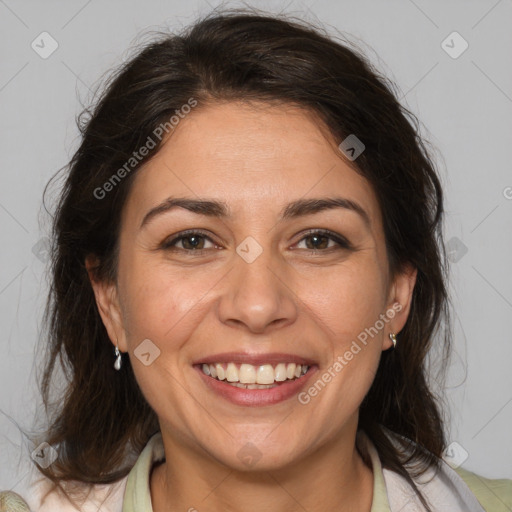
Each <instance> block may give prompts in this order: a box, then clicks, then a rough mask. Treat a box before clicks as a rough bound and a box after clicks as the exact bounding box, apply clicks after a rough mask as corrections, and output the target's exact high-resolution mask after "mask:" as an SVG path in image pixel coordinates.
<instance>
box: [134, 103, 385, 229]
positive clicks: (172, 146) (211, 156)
mask: <svg viewBox="0 0 512 512" xmlns="http://www.w3.org/2000/svg"><path fill="white" fill-rule="evenodd" d="M340 195H341V196H344V197H347V198H348V199H350V200H353V201H355V202H357V203H359V204H360V205H361V206H362V207H363V208H364V209H365V210H366V211H367V213H368V215H369V217H370V219H371V220H372V224H373V223H377V224H379V223H380V214H379V209H378V204H377V199H376V197H375V194H374V191H373V188H372V187H371V185H370V184H369V182H368V181H367V180H366V179H365V178H364V177H362V176H361V175H360V174H358V173H357V172H356V171H355V170H354V169H352V168H351V167H350V165H349V163H347V162H346V161H345V160H344V159H343V158H342V157H341V152H340V150H339V149H338V148H337V146H336V144H335V142H334V141H333V140H332V139H331V138H330V137H329V134H328V132H327V130H326V129H325V128H324V127H323V126H322V125H321V123H320V122H319V120H318V119H317V118H316V117H315V116H314V115H313V114H311V113H310V112H308V111H306V110H304V109H299V108H297V107H293V106H289V105H275V104H265V103H252V104H246V103H239V102H229V103H228V102H225V103H219V104H210V105H207V106H201V107H196V109H195V110H194V111H192V112H191V113H190V114H188V115H187V116H185V117H184V118H183V119H181V120H180V121H179V124H178V125H177V126H176V127H175V128H174V130H173V132H171V134H170V136H169V137H168V138H167V140H166V141H165V143H164V144H163V146H162V147H161V149H160V150H159V152H158V153H157V155H155V157H154V158H153V159H151V160H150V161H149V162H148V163H147V164H146V165H145V166H144V167H143V168H142V169H140V170H139V171H138V172H137V176H136V177H135V180H134V182H133V184H132V189H131V191H130V195H129V198H128V202H127V205H126V209H127V210H128V212H127V215H128V216H129V218H131V219H132V220H134V221H135V220H136V219H135V217H137V216H139V217H140V215H143V212H142V210H145V209H148V208H151V207H152V206H154V205H155V204H158V203H160V202H161V201H164V200H165V199H166V198H167V197H169V196H186V197H191V198H194V197H195V198H198V197H200V198H204V197H208V198H217V199H219V200H221V201H223V202H224V203H226V204H227V205H228V206H229V211H230V212H231V213H232V214H233V215H234V216H237V218H238V219H241V218H243V217H244V215H251V214H254V213H259V214H260V215H262V214H270V213H271V212H272V213H275V214H277V213H278V212H280V211H282V207H283V206H284V205H286V204H287V203H289V202H291V201H293V200H297V199H299V198H308V197H315V198H316V197H332V196H340ZM139 220H140V219H139Z"/></svg>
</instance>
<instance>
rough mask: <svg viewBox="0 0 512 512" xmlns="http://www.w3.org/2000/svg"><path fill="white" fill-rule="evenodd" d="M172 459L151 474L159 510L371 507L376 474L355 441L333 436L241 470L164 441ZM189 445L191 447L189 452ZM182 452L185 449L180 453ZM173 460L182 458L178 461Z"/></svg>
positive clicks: (364, 510) (272, 511)
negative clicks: (299, 453) (286, 457)
mask: <svg viewBox="0 0 512 512" xmlns="http://www.w3.org/2000/svg"><path fill="white" fill-rule="evenodd" d="M164 446H165V452H166V461H171V462H164V463H162V464H160V465H159V466H157V467H155V468H154V470H153V472H152V474H151V479H150V488H151V500H152V503H153V512H164V511H166V512H174V511H178V510H180V511H182V510H190V511H191V512H194V509H195V510H197V511H198V512H201V511H204V510H208V511H212V512H221V511H222V512H225V511H237V510H243V511H244V512H260V511H261V510H267V511H269V512H285V511H286V512H287V511H289V510H307V511H308V512H317V511H318V512H320V511H322V512H327V511H333V512H334V511H336V512H345V511H349V510H350V511H353V510H358V511H361V512H370V509H371V503H372V497H373V474H372V470H371V469H370V468H368V467H367V466H366V465H365V464H364V462H363V460H362V459H361V457H360V455H359V453H358V452H357V450H356V448H355V433H354V436H353V438H352V442H351V443H347V442H344V443H340V442H332V443H329V444H328V445H327V444H326V445H324V446H323V447H321V448H320V449H319V450H317V451H316V452H315V453H314V454H312V455H310V456H308V457H305V458H303V459H301V460H299V461H295V462H292V463H291V464H289V465H288V466H286V467H284V468H279V469H276V470H271V471H237V470H233V469H230V468H229V467H227V466H225V465H223V464H220V463H219V462H218V461H217V460H214V459H212V458H210V457H204V453H203V454H200V453H197V452H194V451H193V450H191V451H188V450H186V449H185V448H184V446H183V445H180V444H178V443H173V441H172V439H171V438H169V439H168V441H167V439H166V440H165V441H164ZM184 451H187V453H183V452H184ZM179 452H181V453H179ZM173 461H176V463H175V464H174V463H173Z"/></svg>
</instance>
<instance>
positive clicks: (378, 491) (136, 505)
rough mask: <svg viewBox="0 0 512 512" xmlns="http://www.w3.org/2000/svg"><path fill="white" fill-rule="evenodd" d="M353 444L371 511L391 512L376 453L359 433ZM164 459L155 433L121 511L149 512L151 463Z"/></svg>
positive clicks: (131, 477)
mask: <svg viewBox="0 0 512 512" xmlns="http://www.w3.org/2000/svg"><path fill="white" fill-rule="evenodd" d="M357 444H358V447H359V449H360V450H362V451H363V453H367V454H368V456H369V458H370V460H371V462H372V466H373V468H372V469H373V501H372V508H371V512H391V511H390V508H389V502H388V497H387V494H386V485H385V483H384V476H383V474H382V466H381V463H380V459H379V456H378V454H377V450H376V449H375V447H374V446H373V443H372V442H371V441H370V439H369V438H368V437H367V436H366V435H365V434H364V433H363V432H359V433H358V436H357ZM164 458H165V452H164V446H163V442H162V434H161V433H160V432H158V433H156V434H155V435H153V436H152V437H151V438H150V439H149V441H148V443H147V444H146V446H145V447H144V449H143V450H142V452H141V454H140V456H139V458H138V459H137V462H136V463H135V465H134V466H133V468H132V469H131V471H130V473H129V475H128V479H127V482H126V489H125V492H124V500H123V511H122V512H153V507H152V506H151V493H150V487H149V477H150V474H151V468H152V467H153V464H154V463H155V462H157V461H161V460H163V459H164Z"/></svg>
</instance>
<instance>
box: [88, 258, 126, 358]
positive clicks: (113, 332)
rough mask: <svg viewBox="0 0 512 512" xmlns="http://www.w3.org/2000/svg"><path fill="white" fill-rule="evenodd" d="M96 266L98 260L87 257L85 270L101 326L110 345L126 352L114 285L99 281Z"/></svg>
mask: <svg viewBox="0 0 512 512" xmlns="http://www.w3.org/2000/svg"><path fill="white" fill-rule="evenodd" d="M97 266H98V259H97V258H96V257H95V256H92V255H90V256H87V258H86V259H85V268H86V269H87V273H88V275H89V280H90V282H91V286H92V289H93V291H94V296H95V298H96V305H97V306H98V311H99V313H100V316H101V319H102V321H103V325H104V326H105V329H106V330H107V333H108V337H109V338H110V341H111V342H112V344H113V345H114V346H116V343H117V344H118V345H119V350H120V351H121V352H127V350H128V348H127V344H126V336H125V329H124V326H123V322H122V314H121V308H120V307H119V297H118V291H117V286H116V283H114V282H107V281H106V280H104V279H99V278H98V276H97V273H96V268H97Z"/></svg>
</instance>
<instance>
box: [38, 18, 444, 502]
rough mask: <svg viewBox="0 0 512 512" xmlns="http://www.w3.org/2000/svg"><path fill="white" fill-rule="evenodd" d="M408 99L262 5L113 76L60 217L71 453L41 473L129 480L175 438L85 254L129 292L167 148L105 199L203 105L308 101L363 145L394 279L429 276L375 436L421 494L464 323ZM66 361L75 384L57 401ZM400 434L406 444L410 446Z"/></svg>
mask: <svg viewBox="0 0 512 512" xmlns="http://www.w3.org/2000/svg"><path fill="white" fill-rule="evenodd" d="M397 91H398V88H397V87H396V86H395V85H394V84H393V82H391V81H390V80H389V79H387V78H386V77H384V76H382V75H381V74H380V73H379V72H378V71H377V70H376V69H375V68H374V67H373V66H372V65H371V64H370V62H369V61H368V58H367V57H365V56H364V54H363V53H362V52H361V51H360V50H359V49H358V47H357V46H356V45H354V44H353V43H351V42H350V41H348V40H345V39H343V38H342V37H341V36H340V35H338V36H331V35H329V34H328V33H327V32H326V30H325V29H323V28H319V27H317V26H314V25H312V24H311V23H309V22H305V21H302V20H300V19H297V18H292V17H286V18H285V17H283V16H280V17H279V16H275V15H271V16H270V15H267V14H265V13H261V12H260V11H258V12H254V11H247V10H244V11H240V10H235V11H233V10H230V11H224V12H215V11H214V12H213V13H211V14H209V15H207V16H206V17H204V18H202V19H200V20H199V21H197V22H196V23H195V24H193V25H192V26H190V27H188V28H186V29H185V30H184V31H183V32H182V33H180V34H178V35H173V34H168V33H166V34H161V33H159V34H158V35H157V37H155V36H153V38H152V40H151V41H150V42H149V43H146V44H144V45H143V47H142V48H138V50H137V53H136V54H135V56H133V57H132V58H131V59H130V60H128V61H127V62H126V63H125V64H124V65H122V66H121V67H120V68H119V69H118V70H117V71H116V72H114V73H111V74H110V78H109V80H108V81H107V82H106V83H105V84H104V87H103V89H102V90H101V91H100V94H99V96H98V98H99V99H98V100H97V101H95V102H93V106H92V107H90V108H88V109H86V110H85V111H84V112H82V114H81V115H80V116H79V118H78V125H79V128H80V132H81V139H80V146H79V148H78V150H77V151H76V153H75V154H74V156H73V157H72V159H71V161H70V163H69V165H68V166H67V167H66V170H67V171H68V172H67V174H66V176H65V182H64V186H63V189H62V191H61V192H60V193H59V199H58V205H57V207H56V212H55V216H54V219H53V245H52V248H51V252H50V253H51V280H52V281H51V289H50V292H49V297H48V303H47V309H46V315H45V318H46V324H45V325H46V334H45V338H44V342H45V344H46V349H47V353H46V359H45V362H44V374H43V377H42V379H41V381H40V387H41V393H42V397H43V403H44V406H45V411H46V414H47V415H49V417H50V418H49V423H48V425H49V426H48V428H47V430H46V432H45V440H46V441H47V442H48V443H49V444H51V445H52V446H55V447H58V454H59V457H58V459H57V460H56V461H55V462H54V463H53V464H52V465H51V466H49V467H48V468H46V469H44V468H40V467H39V466H38V469H39V470H40V471H41V473H43V474H44V475H45V476H46V477H47V478H49V479H50V480H52V482H53V483H54V484H55V485H56V486H57V487H59V488H61V484H63V483H64V482H72V481H76V482H82V483H85V484H88V485H89V484H105V483H113V482H115V481H117V480H119V479H121V478H122V477H124V476H126V475H127V473H128V472H129V471H130V469H131V467H132V466H133V463H134V460H135V458H136V456H137V455H138V454H139V453H140V451H141V450H142V448H143V447H144V445H145V444H146V443H147V441H148V439H149V438H150V437H151V436H152V435H153V434H154V433H156V432H157V431H158V430H159V425H158V418H157V416H156V414H155V412H154V411H153V410H152V409H151V408H150V406H149V405H148V403H147V402H146V400H145V399H144V397H143V395H142V393H141V392H140V390H139V387H138V384H137V382H136V380H135V377H134V373H133V370H132V367H131V365H130V360H129V359H128V358H125V359H124V363H123V367H122V369H121V371H119V372H116V371H115V370H114V369H113V361H114V356H113V347H112V343H111V342H110V340H109V338H108V335H107V332H106V329H105V327H104V325H103V323H102V320H101V318H100V315H99V312H98V310H97V306H96V302H95V298H94V294H93V290H92V287H91V284H90V281H89V277H88V273H87V270H86V267H85V259H86V257H87V256H89V255H95V256H96V257H97V261H98V265H97V267H96V268H95V275H96V277H97V278H98V279H105V280H111V281H115V279H116V261H117V256H118V252H117V251H118V245H117V243H118V235H119V229H120V215H121V211H122V209H123V205H124V203H125V200H126V197H127V193H128V191H129V189H130V186H131V183H132V181H133V177H134V175H135V174H136V172H137V169H139V168H140V167H141V166H142V165H143V164H144V163H146V162H147V161H148V160H149V159H150V158H151V157H152V156H154V155H155V154H156V153H157V152H158V149H159V148H160V144H159V145H157V146H156V147H155V148H154V149H153V150H152V151H151V153H150V154H149V155H148V156H147V157H145V158H143V159H142V160H141V161H140V163H139V164H138V165H137V166H135V167H134V168H133V170H132V172H131V173H130V174H129V175H127V176H126V177H125V178H124V179H122V180H120V181H119V183H117V184H116V186H115V187H113V190H111V191H110V192H109V193H108V194H105V197H103V198H101V199H98V197H97V195H98V194H97V192H96V194H95V191H97V190H98V188H100V187H102V186H103V184H104V183H105V182H107V181H108V180H109V179H110V178H111V177H112V175H113V174H114V173H116V171H117V170H118V169H119V168H121V167H122V166H123V165H124V164H125V163H126V162H127V161H128V160H129V159H130V158H131V157H132V156H133V152H134V151H137V150H138V149H139V148H140V147H142V146H143V145H144V144H145V143H146V141H147V138H148V137H149V136H151V134H152V133H153V132H154V130H155V129H156V128H157V127H158V126H159V125H160V124H161V123H163V122H168V121H169V119H170V117H171V116H172V115H173V114H175V111H176V110H179V109H180V108H181V106H182V105H184V104H186V103H187V102H188V101H189V99H190V98H195V100H197V102H198V106H197V107H196V108H201V105H206V104H212V103H215V102H216V101H231V100H233V101H234V100H243V101H257V102H278V103H281V104H290V105H295V106H299V107H301V108H304V109H306V110H308V111H309V112H311V113H312V114H313V115H316V116H317V118H318V119H319V120H320V121H319V122H320V123H322V124H323V127H324V128H326V129H327V130H328V131H329V133H330V134H331V135H332V137H333V138H334V140H336V141H338V142H341V141H342V140H343V139H344V138H345V137H347V136H348V135H349V134H356V135H357V137H358V138H359V139H360V140H361V141H362V142H363V143H364V145H365V147H366V149H365V151H364V152H363V153H362V154H361V155H360V156H359V157H358V158H357V162H353V164H354V169H355V170H356V171H357V172H358V173H360V174H361V175H362V176H364V177H365V178H366V179H367V180H368V181H369V182H370V183H371V185H372V186H373V188H374V190H375V193H376V195H377V197H378V201H379V205H380V208H381V212H382V218H383V223H384V232H385V239H386V246H387V254H388V258H389V262H390V267H391V270H392V272H399V271H400V270H401V269H402V268H403V267H404V266H405V265H406V264H412V265H413V266H414V267H415V268H416V269H417V281H416V286H415V288H414V292H413V297H412V306H411V310H410V315H409V318H408V320H407V323H406V325H405V327H404V329H403V330H402V332H401V333H400V335H399V336H398V348H397V349H396V350H395V351H387V352H384V353H383V354H382V357H381V360H380V364H379V367H378V371H377V374H376V376H375V380H374V382H373V385H372V386H371V389H370V391H369V392H368V395H367V396H366V398H365V399H364V401H363V403H362V405H361V408H360V419H359V428H360V429H362V430H364V431H365V432H366V433H367V435H368V436H369V437H370V439H371V440H372V441H373V443H374V444H375V445H376V447H377V450H378V452H379V455H380V457H381V459H382V464H383V467H385V468H389V469H391V470H393V471H396V472H397V473H399V474H401V475H403V476H404V477H405V478H406V479H407V480H408V481H409V483H411V485H413V487H415V486H414V484H413V482H412V479H411V476H410V474H411V472H412V473H414V474H421V473H423V472H424V471H425V470H426V469H427V468H429V467H435V468H437V467H438V461H439V458H440V456H441V454H442V452H443V450H444V448H445V435H444V428H443V418H442V414H441V408H440V406H439V399H438V398H436V395H435V394H434V393H433V392H432V390H431V386H430V384H429V380H428V378H427V376H428V371H427V370H428V364H427V362H428V359H427V355H428V353H429V350H430V348H431V345H432V343H433V340H434V339H436V344H437V345H436V347H437V348H439V349H440V352H439V353H441V354H442V355H444V356H447V355H448V354H449V348H450V334H449V331H450V330H449V329H444V330H443V332H442V334H441V335H439V336H437V335H436V334H439V333H438V328H439V327H440V326H442V325H444V326H447V325H449V323H448V308H447V292H446V285H445V282H446V272H445V268H446V258H445V255H444V250H443V243H442V232H441V220H442V214H443V194H442V189H441V185H440V180H439V177H438V175H437V171H436V169H435V165H434V163H433V159H432V157H431V156H429V152H428V151H427V143H426V142H425V141H424V140H423V138H422V137H420V135H419V132H420V128H419V127H420V125H419V121H418V120H417V118H416V117H415V116H414V115H413V114H412V113H411V112H410V111H409V110H408V109H406V108H405V107H403V106H402V105H400V103H399V101H398V99H397V94H398V92H397ZM192 115H193V114H192ZM45 193H46V192H45ZM443 320H444V321H443ZM439 332H441V330H439ZM441 360H443V357H441ZM445 360H446V359H445ZM58 361H59V362H60V365H61V367H62V369H63V370H64V375H65V377H66V378H67V382H66V384H65V388H64V390H63V391H61V392H60V393H59V394H58V395H57V396H56V397H53V399H52V393H51V388H52V383H53V382H54V381H55V380H56V378H55V375H54V374H55V369H56V363H57V362H58ZM50 413H51V414H50ZM389 431H391V432H394V433H396V434H398V439H399V440H400V446H397V445H395V444H394V443H393V442H392V441H391V439H390V434H389ZM417 492H418V491H417ZM420 498H421V495H420ZM421 499H422V500H423V498H421Z"/></svg>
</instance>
